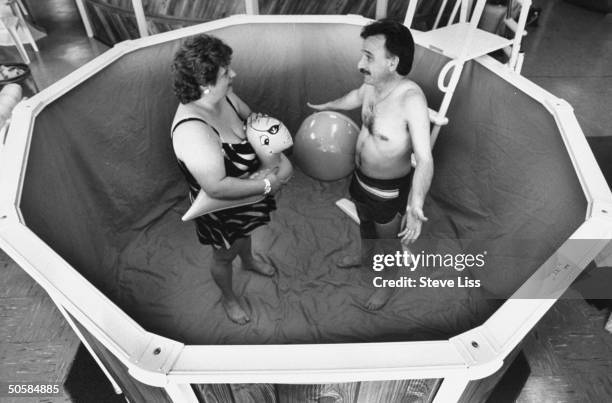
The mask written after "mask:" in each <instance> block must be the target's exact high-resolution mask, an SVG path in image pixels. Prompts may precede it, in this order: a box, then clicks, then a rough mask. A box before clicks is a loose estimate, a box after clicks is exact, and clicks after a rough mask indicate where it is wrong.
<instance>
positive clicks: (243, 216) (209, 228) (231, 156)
mask: <svg viewBox="0 0 612 403" xmlns="http://www.w3.org/2000/svg"><path fill="white" fill-rule="evenodd" d="M226 99H227V102H228V103H229V104H230V105H231V107H232V109H234V111H235V112H236V114H237V115H238V111H237V110H236V107H235V106H234V105H233V104H232V102H231V101H230V100H229V98H226ZM238 116H240V115H238ZM194 120H195V121H199V122H202V123H204V124H206V125H208V126H209V127H210V128H211V129H212V130H213V131H214V132H215V133H217V135H218V136H220V134H219V131H218V130H217V129H216V128H214V127H213V126H211V125H210V124H208V122H206V121H205V120H204V119H201V118H199V117H188V118H184V119H181V120H179V121H178V122H176V124H175V125H174V127H173V128H172V135H173V134H174V131H175V130H176V128H177V126H178V125H180V124H181V123H183V122H189V121H194ZM221 148H222V152H223V157H224V158H223V159H224V163H225V173H226V175H227V176H231V177H234V178H241V177H247V176H248V175H250V174H252V173H254V172H255V171H257V169H258V168H259V165H260V161H259V159H258V158H257V155H256V154H255V150H254V149H253V147H252V146H251V144H249V142H248V141H247V140H243V141H242V142H240V143H221ZM177 161H178V164H179V167H180V168H181V171H182V172H183V175H185V179H186V180H187V183H188V184H189V196H190V199H191V201H192V202H193V200H194V199H195V198H196V196H197V195H198V192H199V191H200V189H201V186H200V184H199V183H198V181H197V180H196V179H195V178H194V177H193V175H192V174H191V172H189V169H187V166H186V165H185V163H184V162H183V161H181V160H180V159H179V158H178V157H177ZM262 191H263V189H262ZM273 210H276V202H275V200H274V198H273V197H272V196H268V197H266V198H265V199H264V200H262V201H260V202H257V203H254V204H249V205H248V206H241V207H235V208H231V209H226V210H220V211H216V212H214V213H209V214H205V215H202V216H200V217H197V218H196V219H195V220H194V221H195V223H196V232H197V235H198V239H199V241H200V243H202V244H204V245H213V246H214V247H216V248H222V247H224V248H229V247H230V245H232V244H233V243H234V241H236V240H237V239H239V238H243V237H246V236H248V235H249V234H250V233H251V231H253V230H254V229H255V228H257V227H260V226H262V225H264V224H266V223H268V222H270V212H271V211H273Z"/></svg>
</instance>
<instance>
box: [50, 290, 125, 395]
mask: <svg viewBox="0 0 612 403" xmlns="http://www.w3.org/2000/svg"><path fill="white" fill-rule="evenodd" d="M50 297H51V300H52V301H53V303H54V304H55V306H56V307H57V309H58V311H60V313H61V314H62V316H63V317H64V319H66V322H68V324H69V325H70V327H71V328H72V330H73V331H74V333H75V334H76V335H77V337H78V338H79V340H81V343H83V345H84V346H85V348H86V349H87V351H89V354H90V355H91V356H92V357H93V359H94V361H95V362H96V364H98V367H100V369H101V370H102V372H103V373H104V375H106V378H107V379H108V381H109V382H110V384H111V385H112V387H113V390H114V391H115V394H117V395H120V394H122V393H123V391H122V390H121V388H120V387H119V384H118V383H117V382H116V381H115V379H113V377H112V375H111V374H110V372H108V369H106V366H105V365H104V363H103V362H102V361H101V360H100V358H99V357H98V355H97V354H96V352H95V351H94V349H93V348H91V346H90V345H89V343H88V342H87V339H86V338H85V337H84V336H83V334H82V333H81V331H80V330H79V328H78V327H77V326H76V324H75V323H74V321H73V320H72V317H71V316H70V315H68V313H67V312H66V310H65V309H64V307H63V306H62V305H61V304H59V303H58V301H57V300H56V299H55V298H53V296H51V295H50Z"/></svg>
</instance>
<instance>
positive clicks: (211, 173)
mask: <svg viewBox="0 0 612 403" xmlns="http://www.w3.org/2000/svg"><path fill="white" fill-rule="evenodd" d="M231 55H232V49H231V48H230V47H229V46H227V45H226V44H225V43H223V42H222V41H221V40H220V39H218V38H215V37H213V36H210V35H199V36H196V37H193V38H190V39H189V40H187V41H186V42H185V43H184V45H183V46H182V47H181V49H180V50H179V51H178V52H177V53H176V55H175V58H174V63H173V73H174V92H175V94H176V96H177V97H178V99H179V101H180V104H179V106H178V108H177V111H176V114H175V117H174V122H173V124H172V144H173V147H174V152H175V154H176V157H177V159H178V162H179V166H180V168H181V170H182V172H183V174H184V175H185V178H186V179H187V182H188V183H189V190H190V195H191V200H193V199H194V198H195V197H196V196H197V194H198V192H199V190H200V189H203V190H204V191H205V192H206V193H207V194H208V195H210V196H212V197H214V198H217V199H241V198H245V197H248V196H253V195H266V196H268V197H266V198H265V199H264V200H263V201H261V202H258V203H255V204H251V205H248V206H244V207H238V208H232V209H227V210H222V211H217V212H215V213H210V214H207V215H204V216H200V217H198V218H196V220H195V223H196V228H197V236H198V239H199V241H200V243H202V244H204V245H212V248H213V258H214V265H213V267H212V268H211V272H212V277H213V279H214V281H215V283H216V284H217V285H218V286H219V288H220V289H221V293H222V294H223V296H222V304H223V307H224V308H225V311H226V313H227V315H228V316H229V318H230V319H231V320H232V321H234V322H236V323H239V324H245V323H247V322H248V321H249V320H250V318H249V315H248V314H247V312H245V310H244V308H243V307H242V306H241V305H240V303H239V301H238V298H237V297H236V295H235V294H234V291H233V289H232V261H233V260H234V259H235V258H236V256H240V259H241V260H242V266H243V268H245V269H247V270H253V271H255V272H257V273H260V274H263V275H266V276H273V275H274V269H273V268H270V267H261V266H259V265H257V264H256V262H255V260H254V259H253V255H252V252H251V238H250V235H249V234H250V232H251V231H253V230H254V229H255V228H257V227H259V226H261V225H264V224H265V223H267V222H269V221H270V212H271V211H272V210H274V209H275V208H276V205H275V202H274V198H273V197H272V195H273V194H274V193H275V192H276V191H278V189H279V188H280V186H281V182H280V180H279V179H278V176H277V175H276V174H275V173H273V172H268V173H260V174H259V175H252V174H254V173H255V172H256V171H257V168H258V166H259V160H258V159H257V156H256V155H255V152H254V150H253V148H252V147H251V145H250V144H249V143H248V142H247V140H246V135H245V132H244V125H245V119H246V123H247V124H249V123H250V121H251V120H252V119H254V118H256V117H257V116H258V115H256V114H254V113H251V110H250V108H249V107H248V106H247V105H246V104H245V103H244V102H243V101H242V100H241V99H240V98H238V96H237V95H236V94H234V93H233V92H232V79H233V78H234V77H235V76H236V73H235V72H234V71H233V70H232V69H231V67H230V61H231ZM282 158H283V163H282V164H281V167H280V170H283V169H284V166H285V165H286V163H287V162H288V161H287V160H286V158H285V157H284V156H283V157H282ZM278 174H279V176H280V172H279V173H278Z"/></svg>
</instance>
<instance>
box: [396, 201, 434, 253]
mask: <svg viewBox="0 0 612 403" xmlns="http://www.w3.org/2000/svg"><path fill="white" fill-rule="evenodd" d="M427 220H428V218H427V217H425V214H423V209H422V208H420V207H408V208H407V209H406V214H405V215H404V217H403V218H402V226H401V232H400V233H399V234H397V236H398V237H399V238H401V242H402V245H403V246H404V247H408V245H410V244H411V243H413V242H414V241H416V240H417V238H418V237H419V236H420V235H421V227H422V226H423V222H424V221H427Z"/></svg>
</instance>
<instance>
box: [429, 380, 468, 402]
mask: <svg viewBox="0 0 612 403" xmlns="http://www.w3.org/2000/svg"><path fill="white" fill-rule="evenodd" d="M469 381H470V380H469V379H468V378H467V377H465V378H464V377H446V378H444V379H442V385H440V388H439V389H438V392H437V393H436V395H435V396H434V400H433V403H448V402H457V401H459V399H460V398H461V395H462V394H463V392H464V391H465V388H466V387H467V385H468V383H469Z"/></svg>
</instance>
